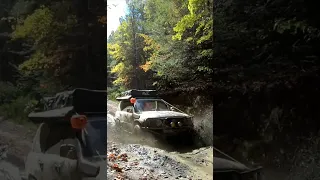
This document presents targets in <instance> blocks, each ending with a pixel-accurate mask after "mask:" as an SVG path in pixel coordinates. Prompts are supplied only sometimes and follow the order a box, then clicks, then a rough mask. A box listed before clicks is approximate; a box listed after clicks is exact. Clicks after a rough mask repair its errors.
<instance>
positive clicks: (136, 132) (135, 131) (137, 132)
mask: <svg viewBox="0 0 320 180" xmlns="http://www.w3.org/2000/svg"><path fill="white" fill-rule="evenodd" d="M133 134H134V135H136V136H142V130H141V126H140V124H135V125H134V126H133Z"/></svg>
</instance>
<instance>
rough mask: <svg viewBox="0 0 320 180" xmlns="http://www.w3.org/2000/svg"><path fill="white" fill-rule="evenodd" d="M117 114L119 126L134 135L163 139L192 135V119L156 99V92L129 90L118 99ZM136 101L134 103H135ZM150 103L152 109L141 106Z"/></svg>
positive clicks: (161, 100)
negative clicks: (143, 132)
mask: <svg viewBox="0 0 320 180" xmlns="http://www.w3.org/2000/svg"><path fill="white" fill-rule="evenodd" d="M117 100H118V101H119V105H118V109H117V111H116V113H115V117H114V119H115V121H116V124H117V126H119V127H121V128H123V129H125V130H129V131H131V132H132V133H135V132H136V131H139V130H142V131H147V132H151V133H153V134H157V135H162V136H175V135H179V134H185V133H186V134H188V133H191V132H193V122H192V117H191V116H190V115H188V114H186V113H184V112H182V111H180V110H178V109H177V108H175V107H174V106H172V105H170V104H169V103H168V102H166V101H164V100H163V99H161V98H160V97H158V96H157V92H156V91H153V90H129V91H126V92H124V93H122V96H121V97H118V98H117ZM132 100H134V102H133V101H132ZM146 103H150V104H151V105H150V109H148V110H146V109H142V108H141V107H139V104H140V105H142V106H143V104H146Z"/></svg>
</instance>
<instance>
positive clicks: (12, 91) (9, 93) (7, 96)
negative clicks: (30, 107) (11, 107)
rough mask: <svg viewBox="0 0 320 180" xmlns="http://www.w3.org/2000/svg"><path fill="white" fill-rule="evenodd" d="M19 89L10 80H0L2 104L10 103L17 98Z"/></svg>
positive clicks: (0, 100)
mask: <svg viewBox="0 0 320 180" xmlns="http://www.w3.org/2000/svg"><path fill="white" fill-rule="evenodd" d="M18 93H19V90H18V88H16V87H15V86H14V85H13V84H11V83H8V82H0V105H1V104H5V103H10V102H11V101H12V100H14V99H16V98H17V96H18Z"/></svg>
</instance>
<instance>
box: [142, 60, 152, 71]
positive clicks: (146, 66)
mask: <svg viewBox="0 0 320 180" xmlns="http://www.w3.org/2000/svg"><path fill="white" fill-rule="evenodd" d="M151 65H152V61H147V62H146V63H145V64H144V65H141V66H140V68H141V69H142V70H143V71H144V72H147V71H148V70H150V68H151Z"/></svg>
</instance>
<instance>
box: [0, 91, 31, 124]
mask: <svg viewBox="0 0 320 180" xmlns="http://www.w3.org/2000/svg"><path fill="white" fill-rule="evenodd" d="M36 103H37V102H36V101H35V100H32V99H31V98H30V97H28V96H27V97H23V96H20V97H18V98H17V99H15V100H13V101H11V102H10V103H6V104H2V105H1V106H0V114H1V115H2V116H4V117H5V118H8V119H12V120H14V121H15V122H17V123H20V124H21V123H26V121H27V117H28V114H29V113H30V112H31V111H32V110H33V107H34V106H35V104H36Z"/></svg>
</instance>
